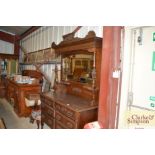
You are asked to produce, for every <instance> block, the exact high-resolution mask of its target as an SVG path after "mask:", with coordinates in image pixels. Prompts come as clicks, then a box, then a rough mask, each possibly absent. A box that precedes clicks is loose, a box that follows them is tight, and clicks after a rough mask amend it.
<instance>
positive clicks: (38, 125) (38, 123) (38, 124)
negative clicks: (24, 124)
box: [36, 120, 40, 129]
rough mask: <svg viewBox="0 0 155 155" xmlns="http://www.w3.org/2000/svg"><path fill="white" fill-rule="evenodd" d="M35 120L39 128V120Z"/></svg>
mask: <svg viewBox="0 0 155 155" xmlns="http://www.w3.org/2000/svg"><path fill="white" fill-rule="evenodd" d="M36 122H37V127H38V129H39V127H40V121H39V120H36Z"/></svg>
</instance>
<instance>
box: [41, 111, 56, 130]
mask: <svg viewBox="0 0 155 155" xmlns="http://www.w3.org/2000/svg"><path fill="white" fill-rule="evenodd" d="M41 121H42V122H43V123H46V124H47V125H48V126H49V127H50V128H52V129H53V128H54V118H52V117H49V116H48V115H46V114H44V113H41Z"/></svg>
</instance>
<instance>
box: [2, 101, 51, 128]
mask: <svg viewBox="0 0 155 155" xmlns="http://www.w3.org/2000/svg"><path fill="white" fill-rule="evenodd" d="M0 117H1V118H3V120H4V122H5V125H6V128H7V129H37V125H36V123H35V122H34V123H33V124H32V123H30V122H29V118H25V117H21V118H20V117H18V116H17V115H16V113H15V112H14V110H13V107H12V106H11V105H10V104H9V103H8V102H7V100H6V99H1V98H0ZM44 129H49V127H48V126H46V125H44Z"/></svg>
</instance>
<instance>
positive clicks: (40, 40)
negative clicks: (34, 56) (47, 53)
mask: <svg viewBox="0 0 155 155" xmlns="http://www.w3.org/2000/svg"><path fill="white" fill-rule="evenodd" d="M76 27H77V26H44V27H41V28H39V29H38V30H36V31H34V32H33V33H31V34H30V35H28V36H27V37H25V38H24V39H23V40H21V42H20V44H21V46H23V47H24V49H26V51H27V52H34V51H38V50H41V49H45V48H49V47H51V43H52V42H55V43H56V44H58V43H60V42H61V41H62V36H63V35H65V34H68V33H71V32H73V31H74V30H75V29H76ZM91 30H93V31H95V33H96V36H98V37H102V34H103V33H102V31H103V27H102V26H84V27H82V28H81V29H80V30H79V31H78V32H77V33H76V35H75V36H76V37H80V38H83V37H85V36H86V34H87V33H88V32H89V31H91ZM20 54H21V57H22V54H23V53H22V52H20ZM23 69H34V70H35V67H34V66H32V65H25V66H23ZM41 69H42V71H43V72H44V73H47V74H48V77H49V79H51V75H52V70H53V69H54V65H52V64H49V65H43V66H42V68H41Z"/></svg>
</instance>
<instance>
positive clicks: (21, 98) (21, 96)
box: [6, 79, 41, 117]
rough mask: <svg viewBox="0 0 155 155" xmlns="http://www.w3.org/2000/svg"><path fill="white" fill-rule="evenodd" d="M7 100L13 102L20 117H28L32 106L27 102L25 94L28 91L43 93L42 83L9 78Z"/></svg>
mask: <svg viewBox="0 0 155 155" xmlns="http://www.w3.org/2000/svg"><path fill="white" fill-rule="evenodd" d="M6 90H7V100H8V101H9V102H10V101H12V102H13V106H14V110H15V112H16V114H17V115H18V116H19V117H27V116H29V115H30V113H31V108H29V107H27V106H26V104H25V96H26V95H27V94H28V93H32V94H33V93H41V85H40V84H39V83H38V82H37V83H33V84H20V83H17V82H15V81H14V80H10V79H7V89H6Z"/></svg>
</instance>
